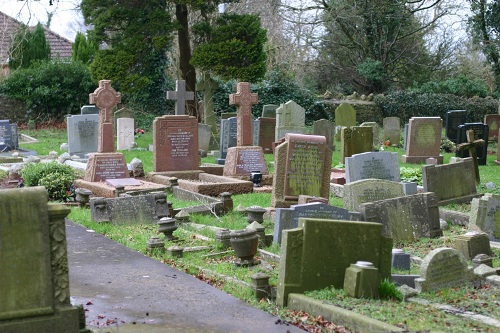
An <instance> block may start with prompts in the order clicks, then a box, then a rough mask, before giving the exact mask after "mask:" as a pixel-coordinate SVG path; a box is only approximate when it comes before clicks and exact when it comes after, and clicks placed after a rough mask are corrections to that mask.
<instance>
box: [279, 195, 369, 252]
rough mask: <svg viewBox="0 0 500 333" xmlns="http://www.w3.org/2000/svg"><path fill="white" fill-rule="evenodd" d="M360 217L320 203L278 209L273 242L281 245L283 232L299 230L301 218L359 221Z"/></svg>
mask: <svg viewBox="0 0 500 333" xmlns="http://www.w3.org/2000/svg"><path fill="white" fill-rule="evenodd" d="M360 217H361V216H360V214H359V213H357V212H350V211H348V210H347V209H344V208H340V207H335V206H330V205H327V204H324V203H320V202H310V203H306V204H301V205H292V206H290V208H278V209H276V219H275V223H274V236H273V242H275V243H281V234H282V232H283V230H288V229H293V228H297V227H298V225H299V218H312V219H334V220H349V221H359V220H360Z"/></svg>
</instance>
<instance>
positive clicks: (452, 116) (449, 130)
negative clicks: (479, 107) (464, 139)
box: [445, 110, 467, 143]
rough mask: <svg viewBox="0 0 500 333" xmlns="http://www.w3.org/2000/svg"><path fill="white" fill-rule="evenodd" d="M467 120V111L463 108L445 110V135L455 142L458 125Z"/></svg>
mask: <svg viewBox="0 0 500 333" xmlns="http://www.w3.org/2000/svg"><path fill="white" fill-rule="evenodd" d="M466 121H467V111H465V110H451V111H448V112H446V123H445V128H446V137H447V138H448V139H449V140H450V141H452V142H454V143H457V139H458V126H460V125H462V124H465V123H466Z"/></svg>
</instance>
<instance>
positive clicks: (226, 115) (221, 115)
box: [220, 112, 237, 120]
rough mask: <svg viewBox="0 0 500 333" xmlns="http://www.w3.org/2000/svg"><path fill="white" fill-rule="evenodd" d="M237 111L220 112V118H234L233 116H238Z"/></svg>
mask: <svg viewBox="0 0 500 333" xmlns="http://www.w3.org/2000/svg"><path fill="white" fill-rule="evenodd" d="M236 115H237V113H236V112H222V113H221V114H220V119H221V120H222V119H229V118H233V117H236Z"/></svg>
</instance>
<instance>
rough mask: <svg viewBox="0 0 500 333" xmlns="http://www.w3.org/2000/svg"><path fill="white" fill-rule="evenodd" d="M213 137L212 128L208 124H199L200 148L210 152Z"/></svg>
mask: <svg viewBox="0 0 500 333" xmlns="http://www.w3.org/2000/svg"><path fill="white" fill-rule="evenodd" d="M211 138H212V128H211V127H210V125H208V124H198V149H203V150H204V151H205V153H208V150H209V147H210V139H211Z"/></svg>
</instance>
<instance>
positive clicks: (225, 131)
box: [217, 117, 238, 164]
mask: <svg viewBox="0 0 500 333" xmlns="http://www.w3.org/2000/svg"><path fill="white" fill-rule="evenodd" d="M237 131H238V122H237V118H236V117H231V118H228V119H222V120H221V130H220V158H219V159H218V160H217V162H218V163H219V164H224V161H225V159H226V156H227V149H228V148H231V147H236V134H237Z"/></svg>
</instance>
